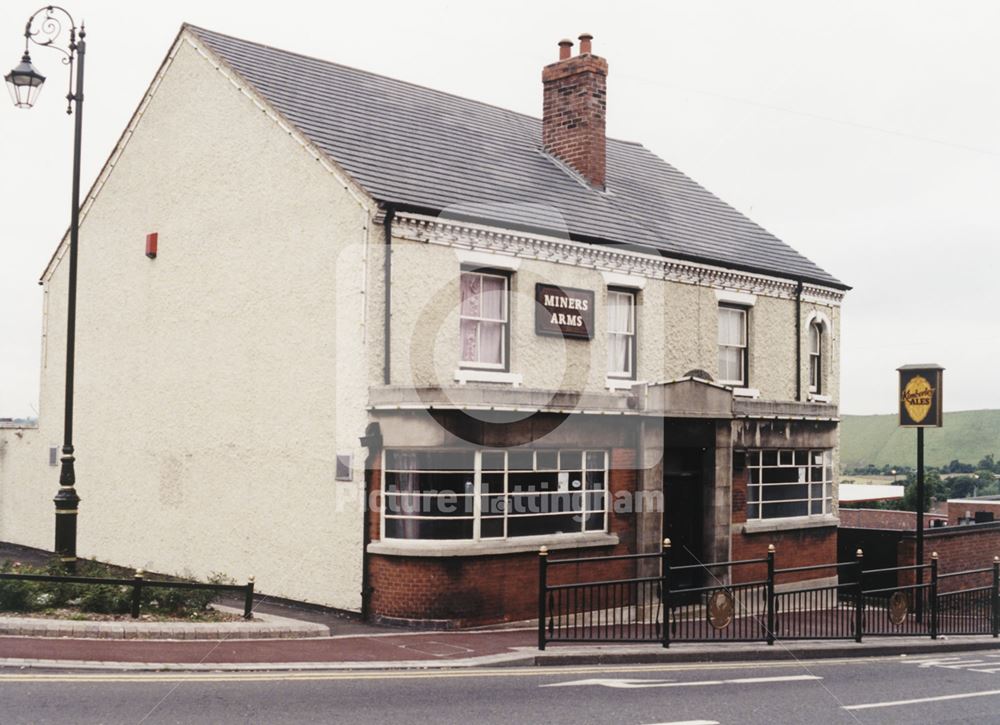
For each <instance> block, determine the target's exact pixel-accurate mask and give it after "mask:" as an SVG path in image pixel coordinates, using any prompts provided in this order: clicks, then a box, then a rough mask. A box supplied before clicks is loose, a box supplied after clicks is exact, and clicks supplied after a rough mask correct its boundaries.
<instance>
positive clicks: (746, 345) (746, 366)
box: [717, 303, 750, 388]
mask: <svg viewBox="0 0 1000 725" xmlns="http://www.w3.org/2000/svg"><path fill="white" fill-rule="evenodd" d="M723 310H725V311H726V312H738V313H740V315H742V320H743V322H742V326H741V329H742V330H743V344H739V343H737V344H735V345H734V344H732V343H731V342H729V341H726V342H723V340H722V339H721V338H722V313H723ZM749 313H750V311H749V309H747V308H746V307H742V306H739V305H733V304H725V303H722V304H720V305H719V335H718V338H717V339H718V345H719V353H720V355H719V357H720V359H721V357H722V355H721V353H722V350H723V348H725V349H737V350H739V353H740V377H739V378H736V379H726V378H723V377H722V366H721V365H720V366H719V383H721V384H723V385H732V386H734V387H740V388H744V387H746V386H747V385H748V384H749V378H750V324H749V323H750V314H749Z"/></svg>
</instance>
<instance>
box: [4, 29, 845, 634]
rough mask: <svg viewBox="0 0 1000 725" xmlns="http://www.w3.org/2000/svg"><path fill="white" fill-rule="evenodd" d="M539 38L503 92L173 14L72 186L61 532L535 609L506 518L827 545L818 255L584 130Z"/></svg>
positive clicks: (361, 608)
mask: <svg viewBox="0 0 1000 725" xmlns="http://www.w3.org/2000/svg"><path fill="white" fill-rule="evenodd" d="M574 45H575V44H574V43H573V42H571V41H562V42H560V43H559V54H558V58H557V59H555V60H554V62H552V63H550V64H548V65H546V66H545V67H544V68H543V69H542V88H541V91H542V118H541V119H538V118H535V117H532V116H526V115H522V114H519V113H514V112H512V111H507V110H504V109H501V108H497V107H494V106H491V105H488V104H486V103H482V102H479V101H472V100H469V99H465V98H461V97H457V96H453V95H449V94H446V93H442V92H438V91H435V90H430V89H428V88H424V87H421V86H416V85H411V84H409V83H405V82H402V81H397V80H393V79H389V78H385V77H382V76H377V75H375V74H371V73H367V72H365V71H360V70H356V69H353V68H347V67H344V66H340V65H337V64H334V63H329V62H326V61H320V60H316V59H312V58H305V57H302V56H299V55H296V54H294V53H290V52H286V51H282V50H278V49H274V48H271V47H268V46H263V45H259V44H256V43H252V42H248V41H244V40H239V39H236V38H232V37H229V36H226V35H222V34H219V33H215V32H211V31H207V30H204V29H201V28H196V27H193V26H184V27H183V28H182V29H181V32H180V34H179V36H178V39H177V41H176V43H175V44H174V46H173V48H172V49H171V50H170V53H169V54H168V57H167V59H166V60H165V61H164V66H163V67H162V68H161V69H160V71H159V73H158V75H157V78H156V79H155V81H154V83H153V84H152V85H151V87H150V90H149V91H148V93H147V95H146V97H145V98H144V99H143V102H142V104H141V105H140V108H139V110H137V112H136V116H135V117H134V118H133V120H132V122H131V124H130V127H129V129H128V133H127V134H125V135H124V136H123V140H122V142H120V143H119V147H118V148H117V149H116V150H115V153H113V154H112V157H111V160H110V161H109V166H108V167H106V168H105V169H104V171H102V174H101V176H100V177H99V179H98V182H97V183H96V184H95V187H94V189H92V190H91V194H90V197H89V198H88V202H87V205H86V207H87V208H86V209H85V211H86V216H85V218H84V222H83V226H82V234H83V237H82V238H83V240H84V242H85V243H86V244H88V245H89V247H87V246H81V249H82V250H83V254H82V260H83V261H82V263H81V265H82V266H81V282H80V290H81V295H83V297H82V300H83V302H81V310H82V311H83V312H81V315H80V318H81V319H80V322H79V323H78V324H80V325H81V330H80V332H79V334H78V339H79V343H78V344H79V345H80V350H81V352H80V360H79V364H78V368H79V370H80V371H81V373H80V376H81V380H80V383H79V384H78V387H79V393H78V395H79V396H80V398H81V399H80V400H79V401H78V406H77V408H78V410H79V411H81V412H80V413H79V415H81V416H83V417H84V422H83V423H81V424H80V425H79V426H78V428H79V429H80V431H81V433H80V439H81V440H80V442H79V445H78V449H79V454H78V456H79V464H78V468H79V474H78V478H79V480H80V481H81V485H80V489H79V490H80V495H81V498H82V499H83V502H82V504H81V509H80V531H81V534H80V536H81V544H80V545H81V553H82V554H83V555H94V556H98V557H99V558H103V559H106V560H110V561H115V562H118V563H123V564H126V563H134V564H142V565H144V566H145V568H147V569H152V570H157V571H173V570H180V569H181V568H187V569H188V570H190V571H192V572H194V573H201V572H209V571H225V572H227V573H230V574H232V575H233V576H244V575H246V574H249V573H253V574H256V576H257V581H258V582H259V583H260V584H259V586H260V588H261V590H263V591H265V592H267V593H268V594H272V595H276V596H283V597H289V598H294V599H302V600H308V601H311V602H316V603H319V604H324V605H328V606H332V607H337V608H340V609H344V610H349V611H355V612H361V613H362V614H363V615H364V616H366V617H371V618H375V619H380V620H385V621H411V622H412V621H419V622H424V623H427V622H431V623H436V624H438V625H441V626H468V625H479V624H485V623H491V622H499V621H514V620H524V619H529V618H531V617H533V616H535V613H536V611H537V565H536V563H537V557H538V551H539V548H540V547H541V546H545V547H547V548H548V550H549V551H550V552H551V553H552V557H553V558H557V557H560V556H588V555H608V554H625V553H642V552H656V551H659V548H660V545H661V542H662V540H663V539H664V538H665V537H669V538H670V539H671V540H672V542H673V547H672V554H671V556H672V557H673V560H674V563H675V564H687V563H693V562H712V561H722V560H730V559H747V558H757V557H761V556H763V555H764V554H765V552H766V551H767V547H768V545H769V544H774V545H775V547H776V549H777V552H778V557H779V560H780V562H781V565H782V566H794V565H799V564H810V563H822V562H829V561H833V560H835V558H836V531H837V529H836V527H837V523H838V518H837V481H836V473H835V471H836V469H837V446H838V409H837V401H838V394H839V390H838V386H839V363H840V360H839V357H840V355H839V340H840V305H841V301H842V299H843V296H844V294H845V292H846V291H847V289H848V287H847V286H846V285H845V284H843V283H842V282H840V281H838V280H837V279H836V278H835V277H833V276H831V275H830V274H829V273H827V272H826V271H824V270H822V269H820V268H819V267H818V266H816V265H815V264H814V263H812V262H811V261H809V260H808V259H806V258H804V257H803V256H802V255H800V254H798V253H797V252H795V251H794V250H793V249H792V248H790V247H789V246H787V245H786V244H785V243H784V242H782V241H780V240H779V239H777V238H776V237H774V236H773V235H772V234H770V233H769V232H767V231H766V230H764V229H763V228H761V227H760V226H758V225H756V224H755V223H753V222H752V221H750V220H749V219H747V218H746V217H745V216H743V215H742V214H741V213H739V212H738V211H736V210H735V209H733V208H732V207H730V206H728V205H727V204H725V203H724V202H723V201H721V200H720V199H718V198H717V197H715V196H714V195H712V194H711V193H710V192H709V191H707V190H706V189H705V188H703V187H702V186H700V185H698V184H697V183H696V182H694V181H693V180H692V179H690V178H689V177H687V176H685V175H684V174H683V173H681V172H680V171H678V170H677V169H676V168H674V167H673V166H671V165H670V164H668V163H667V162H665V161H663V160H661V159H660V158H658V157H657V156H655V155H654V154H652V153H651V152H650V151H649V150H647V149H646V148H644V147H643V146H642V145H640V144H638V143H634V142H629V141H621V140H617V139H613V138H608V137H606V134H605V113H606V103H607V96H606V84H607V78H608V64H607V61H606V60H605V59H603V58H601V57H599V56H598V55H595V54H594V52H593V49H592V37H591V36H590V35H586V34H584V35H581V36H580V37H579V46H578V51H577V52H575V53H574ZM500 60H501V62H502V59H500ZM479 95H480V96H481V97H483V98H488V97H489V96H490V93H489V89H488V88H483V89H482V92H481V93H480V94H479ZM262 111H263V113H262ZM666 112H669V109H666ZM248 148H252V149H254V150H255V153H254V154H253V155H251V156H252V158H248V157H247V154H246V153H244V150H245V149H248ZM202 155H203V156H204V157H205V158H202ZM125 182H130V183H125ZM153 202H155V203H153ZM230 207H236V210H235V211H231V212H230V211H227V209H229V208H230ZM150 232H158V233H159V246H160V252H159V254H158V256H157V258H156V259H154V260H150V259H147V258H145V257H144V256H143V255H141V254H136V253H134V252H135V250H134V249H133V247H134V246H135V244H136V240H137V239H144V238H145V236H146V234H148V233H150ZM61 262H62V256H61V254H60V253H59V252H57V254H56V255H54V257H53V261H52V263H51V264H50V266H49V269H47V270H46V273H45V276H44V277H43V280H42V282H43V285H45V289H46V294H47V307H46V325H48V328H47V334H48V337H47V343H46V349H47V351H48V352H47V354H48V355H50V356H52V355H57V354H58V352H57V351H58V350H59V347H60V346H59V343H58V336H59V335H60V334H61V333H60V330H59V328H58V324H57V323H56V322H53V321H54V320H57V319H58V315H59V314H61V313H60V309H61V305H62V304H64V298H63V295H64V293H63V291H62V290H63V288H64V286H65V285H64V284H63V283H64V281H65V278H64V272H63V267H64V265H63V264H62V263H61ZM140 285H141V288H142V289H143V290H144V291H143V293H142V294H139V295H132V294H130V290H134V289H135V288H137V287H138V286H140ZM98 289H100V290H103V291H102V292H101V293H98V292H97V290H98ZM105 297H111V298H116V299H117V298H122V299H125V298H127V299H129V300H130V301H129V307H128V309H127V310H125V311H124V312H121V311H118V312H113V313H112V312H110V309H111V308H110V307H109V305H110V304H111V303H110V302H108V301H104V298H105ZM102 312H103V313H106V314H103V316H102ZM140 321H141V322H140ZM98 323H99V324H98ZM110 341H117V342H113V343H110V345H109V347H110V348H111V349H113V350H117V353H116V354H115V355H110V354H99V353H98V352H97V351H98V350H101V349H102V348H101V347H100V346H101V345H102V344H109V342H110ZM206 351H208V352H206ZM159 353H162V354H163V355H164V356H165V358H166V359H165V360H162V361H161V360H158V359H154V358H155V357H156V355H157V354H159ZM144 356H146V357H144ZM150 360H152V361H151V362H150ZM88 366H89V367H88ZM171 366H172V367H171ZM178 366H179V367H181V368H183V371H180V370H178ZM58 369H59V366H58V365H54V364H51V363H47V364H46V365H45V367H44V368H43V396H42V397H43V400H42V403H43V411H42V420H41V422H40V424H39V428H40V431H41V432H40V433H39V434H38V437H39V439H40V440H43V441H47V440H56V439H57V438H56V437H53V436H56V435H57V432H58V427H57V426H58V422H57V421H56V420H54V419H55V418H57V417H58V416H56V415H54V413H55V411H56V410H57V406H56V404H55V402H56V400H57V397H58V388H59V385H58V383H59V380H58V374H59V373H58ZM109 381H114V385H113V386H111V387H110V388H109V387H108V383H109ZM107 396H111V397H112V398H113V399H114V401H115V403H116V405H117V406H118V407H117V408H116V409H115V414H114V415H110V414H109V413H108V401H107V400H106V398H107ZM50 398H51V400H49V399H50ZM205 401H209V402H207V403H206V402H205ZM100 411H105V412H104V413H103V414H102V413H101V412H100ZM167 411H175V412H178V413H179V412H181V411H183V412H184V413H185V415H184V419H183V422H181V421H178V420H177V419H176V418H168V417H167V416H168V412H167ZM87 416H92V418H91V419H90V420H89V423H90V424H89V425H87V422H88V421H87ZM147 422H148V423H147ZM154 430H155V436H154V434H153V431H154ZM0 433H2V432H0ZM27 437H28V438H30V437H31V436H27ZM11 448H12V449H14V448H18V446H17V445H15V446H12V447H11ZM12 453H13V454H14V455H15V457H16V455H20V451H18V450H12ZM13 460H14V458H13V457H8V461H13ZM29 469H30V471H31V472H30V473H26V474H24V475H23V476H21V478H20V479H19V481H23V480H24V479H25V478H30V479H31V482H32V483H31V487H30V488H31V489H32V490H37V491H38V492H40V493H38V496H40V497H41V498H43V499H44V495H43V493H44V492H46V491H47V490H48V489H47V487H46V486H47V485H48V483H49V481H48V479H47V478H45V474H49V473H50V469H42V470H41V471H35V469H34V468H31V467H28V466H25V467H23V470H29ZM123 469H125V470H131V471H133V472H136V471H140V472H142V473H139V474H134V473H133V474H132V475H126V474H124V473H121V471H122V470H123ZM11 470H12V468H11V464H10V463H8V470H7V473H6V474H5V472H4V471H3V470H2V469H0V485H2V486H3V487H4V492H5V493H9V492H10V491H12V490H13V489H14V488H15V486H14V483H13V481H12V479H11V475H10V473H9V472H10V471H11ZM43 478H44V479H45V480H44V481H43V480H42V479H43ZM36 479H38V481H39V482H38V483H36V482H35V480H36ZM10 495H13V496H21V498H20V499H19V500H18V504H17V505H18V506H23V507H24V510H25V511H30V515H28V516H26V517H25V519H24V522H28V523H30V522H33V521H35V522H37V528H39V529H40V530H41V531H43V532H45V531H47V529H48V527H47V525H46V524H45V523H41V522H42V521H43V518H44V516H45V515H46V514H47V513H48V510H47V509H45V510H44V512H40V513H36V511H35V509H36V508H38V505H37V504H35V503H29V502H27V499H25V498H24V494H10ZM9 500H10V499H9ZM345 500H348V501H350V502H352V503H351V505H346V506H345V505H344V502H345ZM361 501H363V502H364V503H363V504H361V503H360V502H361ZM136 506H143V507H151V515H149V516H148V517H146V516H144V517H140V518H139V519H137V518H136V517H135V516H134V510H135V507H136ZM39 510H41V509H39ZM100 522H108V523H109V524H110V523H111V522H114V524H115V525H114V526H113V527H112V526H110V525H109V526H107V527H102V526H99V525H98V524H99V523H100ZM28 523H24V524H23V525H22V523H18V522H13V521H10V520H5V522H4V523H3V529H0V534H2V535H3V536H4V537H6V538H8V540H20V541H21V543H29V544H32V543H35V542H41V541H42V539H41V535H39V534H38V533H36V532H35V528H36V527H35V526H32V527H31V528H29V527H28ZM112 532H117V533H112ZM43 535H44V534H43ZM136 542H138V543H136ZM143 542H146V543H147V544H148V543H149V542H155V546H149V545H147V546H143V545H142V544H143ZM43 545H44V544H43ZM615 566H618V568H617V569H614V570H611V569H609V570H608V571H607V572H606V573H607V574H609V575H617V574H629V573H630V572H631V571H633V570H631V569H628V567H632V566H635V565H634V564H633V563H631V562H625V563H623V564H620V566H619V564H617V563H616V564H609V567H615ZM306 572H308V574H307V573H306ZM809 574H812V573H807V575H804V576H808V575H809ZM819 574H823V572H819ZM812 583H813V584H816V583H817V582H816V580H815V579H813V580H812ZM798 585H803V583H802V582H799V583H798ZM793 586H794V585H793Z"/></svg>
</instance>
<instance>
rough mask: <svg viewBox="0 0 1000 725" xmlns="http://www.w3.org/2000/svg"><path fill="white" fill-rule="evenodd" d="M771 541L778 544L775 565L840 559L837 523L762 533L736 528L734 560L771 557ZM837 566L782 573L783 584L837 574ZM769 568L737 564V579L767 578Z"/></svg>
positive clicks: (777, 566) (785, 565)
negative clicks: (748, 532) (747, 531)
mask: <svg viewBox="0 0 1000 725" xmlns="http://www.w3.org/2000/svg"><path fill="white" fill-rule="evenodd" d="M768 544H774V548H775V557H774V561H775V568H777V569H784V568H787V567H796V566H811V565H813V564H826V563H834V562H836V561H837V529H836V527H834V526H829V527H822V528H813V529H792V530H789V531H769V532H766V533H759V534H744V533H742V532H740V531H738V530H735V527H734V531H733V548H732V551H733V555H732V556H733V560H734V561H739V560H744V559H763V558H765V557H766V556H767V547H768ZM835 574H836V570H835V569H832V568H831V569H830V570H829V571H827V570H821V571H809V572H796V573H794V574H785V575H782V576H781V578H780V579H779V583H780V584H787V583H792V582H800V581H808V580H809V579H820V578H824V577H828V576H834V575H835ZM766 576H767V567H766V565H764V564H753V565H747V566H740V567H734V572H733V582H734V583H739V582H744V581H753V580H758V579H764V578H766Z"/></svg>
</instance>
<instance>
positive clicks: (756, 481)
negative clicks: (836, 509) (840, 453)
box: [747, 449, 833, 521]
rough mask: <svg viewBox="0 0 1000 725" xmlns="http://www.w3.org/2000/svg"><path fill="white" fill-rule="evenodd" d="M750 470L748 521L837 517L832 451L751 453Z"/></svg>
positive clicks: (765, 451)
mask: <svg viewBox="0 0 1000 725" xmlns="http://www.w3.org/2000/svg"><path fill="white" fill-rule="evenodd" d="M747 470H748V472H749V481H748V483H747V519H748V520H750V521H753V520H758V519H780V518H790V517H793V516H822V515H823V514H830V513H833V454H832V452H831V451H829V450H790V449H766V450H752V451H747Z"/></svg>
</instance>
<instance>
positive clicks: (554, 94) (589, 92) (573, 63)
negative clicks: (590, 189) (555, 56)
mask: <svg viewBox="0 0 1000 725" xmlns="http://www.w3.org/2000/svg"><path fill="white" fill-rule="evenodd" d="M585 49H589V43H588V44H587V46H586V48H585ZM607 75H608V63H607V61H606V60H604V59H603V58H599V57H598V56H596V55H592V54H591V53H589V52H586V53H581V54H580V55H577V56H575V57H572V58H566V59H565V60H560V61H559V62H557V63H553V64H551V65H548V66H546V67H545V69H544V70H543V71H542V84H543V87H544V98H543V107H542V119H543V120H542V143H543V144H544V146H545V150H546V151H548V152H549V153H551V154H552V155H554V156H557V157H558V158H560V159H561V160H562V161H564V162H566V164H568V165H569V166H571V167H572V168H573V169H575V170H576V171H577V172H578V173H579V174H580V175H581V176H583V177H584V178H585V179H586V180H587V181H588V182H589V183H590V184H592V185H593V186H596V187H600V188H603V187H604V178H605V169H606V164H607V160H606V150H607V149H606V145H607V141H606V139H605V122H606V121H605V118H606V114H607Z"/></svg>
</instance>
